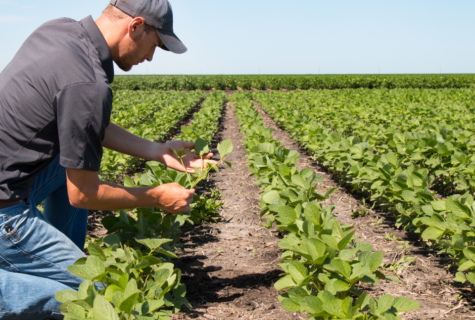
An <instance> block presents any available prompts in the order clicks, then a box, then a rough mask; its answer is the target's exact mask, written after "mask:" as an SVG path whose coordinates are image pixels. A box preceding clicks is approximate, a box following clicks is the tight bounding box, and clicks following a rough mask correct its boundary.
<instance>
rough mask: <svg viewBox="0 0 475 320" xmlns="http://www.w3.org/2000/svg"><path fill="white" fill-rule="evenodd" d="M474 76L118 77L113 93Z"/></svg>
mask: <svg viewBox="0 0 475 320" xmlns="http://www.w3.org/2000/svg"><path fill="white" fill-rule="evenodd" d="M474 83H475V77H474V76H473V75H280V76H277V75H264V76H257V75H254V76H246V75H232V76H227V75H213V76H117V77H116V78H115V80H114V83H113V84H112V88H113V89H114V90H123V89H127V90H210V89H212V88H214V89H217V90H237V89H239V88H241V89H244V90H250V89H251V88H255V89H258V90H266V89H272V90H279V89H288V90H295V89H302V90H308V89H312V88H313V89H349V88H353V89H356V88H366V89H373V88H389V89H394V88H433V89H435V88H470V87H472V85H473V84H474Z"/></svg>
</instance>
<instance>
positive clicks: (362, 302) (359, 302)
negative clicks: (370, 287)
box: [355, 291, 368, 309]
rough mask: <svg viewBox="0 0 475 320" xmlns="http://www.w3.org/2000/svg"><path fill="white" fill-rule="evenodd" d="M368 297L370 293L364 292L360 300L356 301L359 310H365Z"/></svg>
mask: <svg viewBox="0 0 475 320" xmlns="http://www.w3.org/2000/svg"><path fill="white" fill-rule="evenodd" d="M367 296H368V292H367V291H365V292H363V293H362V294H361V295H360V296H359V297H358V299H356V301H355V307H356V308H358V309H363V308H364V307H365V300H366V297H367Z"/></svg>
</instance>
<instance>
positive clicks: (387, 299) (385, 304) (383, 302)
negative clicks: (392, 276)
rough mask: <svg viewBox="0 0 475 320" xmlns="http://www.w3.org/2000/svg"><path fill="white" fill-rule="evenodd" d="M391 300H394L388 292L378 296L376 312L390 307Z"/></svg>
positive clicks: (382, 311)
mask: <svg viewBox="0 0 475 320" xmlns="http://www.w3.org/2000/svg"><path fill="white" fill-rule="evenodd" d="M393 302H394V298H393V296H392V295H390V294H386V295H384V296H382V297H381V298H379V300H378V313H380V314H381V313H384V312H386V311H387V310H388V309H390V308H391V307H392V305H393Z"/></svg>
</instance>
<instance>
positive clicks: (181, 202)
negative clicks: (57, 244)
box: [66, 169, 195, 213]
mask: <svg viewBox="0 0 475 320" xmlns="http://www.w3.org/2000/svg"><path fill="white" fill-rule="evenodd" d="M66 175H67V184H68V196H69V201H70V203H71V205H72V206H73V207H76V208H82V209H95V210H120V209H130V208H137V207H158V208H160V209H162V210H163V211H165V212H169V213H184V212H189V211H190V210H191V209H190V204H191V202H192V201H193V195H194V193H195V190H187V189H185V188H183V187H182V186H180V185H178V184H176V183H170V184H164V185H161V186H158V187H150V188H125V187H121V186H118V185H115V184H113V183H108V182H104V181H101V180H100V179H99V176H98V173H97V172H94V171H87V170H78V169H66Z"/></svg>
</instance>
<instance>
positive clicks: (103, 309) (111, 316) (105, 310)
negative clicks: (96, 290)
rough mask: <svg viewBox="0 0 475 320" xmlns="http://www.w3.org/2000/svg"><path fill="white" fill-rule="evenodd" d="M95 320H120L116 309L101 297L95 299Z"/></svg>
mask: <svg viewBox="0 0 475 320" xmlns="http://www.w3.org/2000/svg"><path fill="white" fill-rule="evenodd" d="M93 311H94V320H119V315H118V314H117V312H115V310H114V307H113V306H112V305H111V304H110V303H109V301H107V300H106V298H104V297H103V296H101V295H97V296H96V298H95V299H94V309H93Z"/></svg>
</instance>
